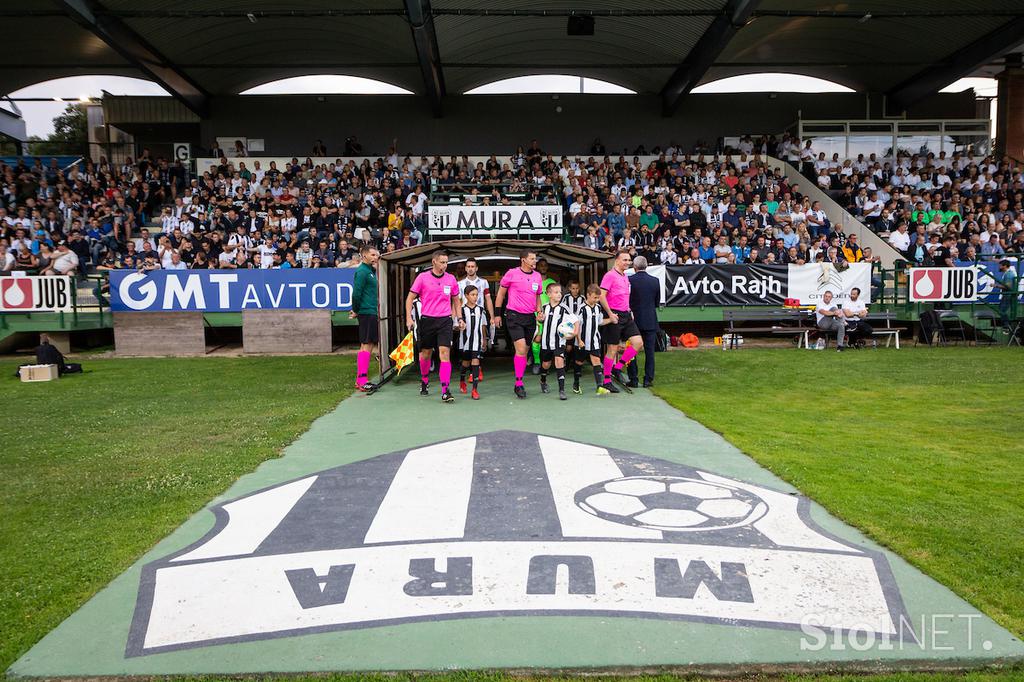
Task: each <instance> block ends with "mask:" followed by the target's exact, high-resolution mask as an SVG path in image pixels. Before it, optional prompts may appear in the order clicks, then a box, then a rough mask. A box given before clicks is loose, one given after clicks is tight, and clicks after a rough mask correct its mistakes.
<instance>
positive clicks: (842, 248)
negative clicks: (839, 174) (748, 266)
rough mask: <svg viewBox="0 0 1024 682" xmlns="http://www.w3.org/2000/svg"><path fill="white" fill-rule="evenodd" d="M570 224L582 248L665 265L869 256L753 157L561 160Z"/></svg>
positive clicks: (839, 261)
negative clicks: (625, 253)
mask: <svg viewBox="0 0 1024 682" xmlns="http://www.w3.org/2000/svg"><path fill="white" fill-rule="evenodd" d="M559 172H560V174H561V175H562V179H563V187H564V192H565V194H566V197H567V198H566V203H567V205H568V213H569V221H570V230H571V233H572V235H573V236H574V238H575V239H576V240H577V241H579V242H580V243H582V244H583V245H584V246H587V247H589V248H594V249H604V250H606V251H608V252H609V253H612V252H614V251H617V250H619V249H626V250H629V251H630V252H631V253H635V254H636V255H642V256H644V257H646V258H647V259H648V261H649V262H653V263H663V264H667V265H676V264H680V265H693V264H703V263H720V264H729V263H764V264H779V265H782V264H790V263H793V264H798V265H799V264H805V263H814V262H830V263H836V264H842V263H850V262H861V261H865V260H867V261H874V260H877V257H875V256H873V255H872V254H871V250H870V248H867V249H864V248H861V247H860V245H859V244H858V243H857V238H856V235H850V236H849V237H847V235H845V234H844V233H843V232H842V231H840V230H838V229H835V228H834V227H833V225H832V223H831V222H830V220H829V218H828V217H827V215H826V214H825V211H824V210H823V208H822V207H821V205H820V203H819V202H816V201H812V200H811V199H810V198H809V197H807V196H805V195H804V194H803V193H802V192H801V191H800V185H799V184H798V183H796V182H793V180H791V179H790V178H787V177H785V176H784V175H782V174H779V173H778V172H776V171H775V170H774V169H772V168H771V167H770V166H769V164H768V163H766V162H765V161H764V159H762V158H761V156H760V155H757V154H755V155H753V156H751V157H749V158H748V157H747V156H746V155H738V156H736V157H732V156H724V157H704V156H703V155H698V156H696V157H693V156H691V155H685V156H684V155H682V154H679V153H677V152H674V151H673V153H671V154H662V155H660V156H659V158H658V159H656V160H654V161H652V162H651V163H649V164H646V165H644V164H643V163H642V162H641V161H640V159H639V158H637V157H634V158H633V160H632V161H627V160H626V159H625V158H624V157H619V160H618V162H611V161H610V160H609V159H608V158H607V157H605V158H604V160H603V161H597V160H595V158H594V157H590V158H589V159H588V160H587V161H586V162H583V161H579V160H577V161H569V160H563V161H562V164H561V167H560V169H559Z"/></svg>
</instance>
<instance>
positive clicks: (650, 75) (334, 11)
mask: <svg viewBox="0 0 1024 682" xmlns="http://www.w3.org/2000/svg"><path fill="white" fill-rule="evenodd" d="M629 4H632V3H621V2H610V1H609V0H587V1H586V2H580V1H578V0H561V1H559V0H533V1H531V2H516V1H514V0H433V3H431V2H430V0H378V1H374V0H346V1H345V2H337V0H306V1H304V2H302V3H285V2H282V1H281V0H219V1H218V2H210V1H209V0H179V1H178V2H175V3H173V4H168V3H166V2H165V1H164V0H17V2H12V3H5V6H4V7H3V8H0V20H2V25H3V27H4V43H3V52H2V55H3V56H2V58H0V94H2V93H6V92H11V91H14V90H17V89H18V88H21V87H24V86H27V85H31V84H34V83H38V82H41V81H45V80H49V79H52V78H58V77H62V76H70V75H82V74H117V75H126V76H137V77H143V78H150V79H152V80H155V81H157V82H158V83H160V84H161V85H162V86H163V87H164V88H165V89H167V90H168V91H169V92H171V94H173V95H175V96H176V97H178V98H179V99H180V100H182V101H183V102H185V103H186V104H187V105H188V106H189V107H190V108H192V109H193V110H194V111H196V112H197V113H199V114H200V115H205V114H206V113H207V111H208V110H207V104H208V100H209V97H210V96H211V95H223V94H237V93H239V92H241V91H243V90H246V89H248V88H250V87H253V86H255V85H259V84H262V83H265V82H268V81H273V80H277V79H281V78H287V77H290V76H299V75H307V74H317V73H322V74H347V75H353V76H363V77H366V78H375V79H378V80H382V81H386V82H389V83H393V84H395V85H399V86H401V87H404V88H407V89H409V90H411V91H413V92H416V93H420V94H422V95H425V96H426V97H427V98H428V99H429V100H430V101H431V103H432V104H433V108H434V111H435V113H436V114H440V113H441V105H442V101H443V100H442V98H443V96H444V95H445V94H447V93H452V94H458V93H463V92H465V91H466V90H469V89H471V88H474V87H476V86H479V85H482V84H485V83H489V82H491V81H495V80H499V79H503V78H509V77H512V76H520V75H528V74H548V73H567V74H572V75H583V76H589V77H592V78H598V79H601V80H606V81H609V82H612V83H616V84H619V85H622V86H624V87H627V88H630V89H632V90H636V91H637V92H639V93H644V94H654V93H657V94H660V95H661V96H662V99H663V105H664V108H665V110H666V112H670V111H673V110H675V109H676V107H678V105H679V102H680V100H681V99H682V97H684V96H685V95H686V94H687V93H688V92H689V91H690V90H692V89H693V88H694V87H695V86H697V85H699V84H701V83H706V82H710V81H713V80H717V79H719V78H723V77H726V76H733V75H738V74H743V73H756V72H768V71H771V72H779V71H782V72H789V73H797V74H804V75H808V76H816V77H819V78H824V79H827V80H831V81H835V82H837V83H841V84H843V85H846V86H848V87H851V88H853V89H855V90H858V91H867V92H873V93H886V94H888V95H889V100H890V106H889V107H888V109H889V110H890V111H899V110H900V109H901V108H902V107H905V106H906V105H909V104H911V103H913V102H914V101H917V100H919V99H921V98H922V97H924V96H927V95H929V94H931V93H934V92H936V91H938V90H939V89H940V88H942V87H944V86H945V85H948V84H949V83H951V82H953V81H955V80H956V79H958V78H960V77H962V76H966V75H985V74H991V73H992V72H993V69H995V70H998V69H997V68H996V67H997V66H998V64H996V60H997V59H999V58H1000V57H1001V56H1002V55H1004V54H1006V53H1008V52H1019V51H1020V50H1021V49H1022V48H1024V45H1022V43H1024V4H1022V3H1021V2H1020V0H961V1H960V2H958V3H955V4H954V3H935V2H934V1H933V0H906V1H904V2H899V3H892V2H889V1H888V0H885V1H882V0H858V1H857V2H855V3H853V2H825V3H822V2H820V1H814V0H650V1H649V2H646V3H643V9H628V8H623V5H629ZM572 14H577V15H591V16H593V17H594V21H595V26H594V33H593V35H589V36H588V35H574V36H568V35H567V34H566V26H567V18H568V17H569V16H570V15H572ZM986 68H987V69H988V71H986Z"/></svg>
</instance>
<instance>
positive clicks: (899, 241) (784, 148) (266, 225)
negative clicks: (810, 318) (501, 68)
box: [0, 136, 1024, 274]
mask: <svg viewBox="0 0 1024 682" xmlns="http://www.w3.org/2000/svg"><path fill="white" fill-rule="evenodd" d="M356 144H358V143H356ZM318 149H320V150H321V151H326V150H325V149H323V147H322V143H321V145H320V147H318ZM591 151H592V152H594V153H593V154H592V155H591V156H589V157H588V158H587V159H586V160H583V159H580V158H567V157H560V158H558V159H556V158H555V157H553V156H552V155H550V154H547V153H545V152H544V151H543V150H542V149H541V147H540V145H539V144H538V142H537V141H536V140H534V141H533V142H531V144H530V145H528V146H526V147H519V148H518V149H517V150H516V152H515V153H514V154H512V155H511V156H510V157H508V158H507V159H499V158H498V157H497V156H491V157H490V158H489V159H487V160H486V161H483V162H478V163H471V162H470V160H469V159H468V157H465V156H463V157H456V156H451V157H447V158H444V157H440V156H435V157H433V158H432V159H430V158H428V157H426V156H421V157H418V158H416V157H410V156H404V157H400V156H399V155H398V152H397V140H396V141H395V142H394V144H393V145H392V147H391V148H390V149H389V150H388V152H387V154H386V155H385V156H383V157H381V158H379V159H377V160H374V161H372V160H369V159H366V160H363V161H362V162H361V163H356V162H355V161H352V160H349V161H343V160H341V159H338V160H337V161H336V162H333V163H320V164H315V163H314V162H313V161H312V159H311V158H308V159H307V160H306V161H305V162H300V161H299V160H298V159H297V158H293V159H292V160H291V161H290V162H288V163H285V164H282V165H283V167H281V168H278V166H277V164H276V163H275V162H270V163H269V164H268V167H267V168H263V167H262V166H261V164H260V162H259V161H258V160H251V165H249V163H247V161H249V160H248V159H247V160H239V161H238V164H237V166H235V165H233V164H231V163H229V162H228V161H227V159H226V158H225V157H220V161H219V162H218V163H217V165H215V166H213V167H210V168H207V169H200V173H199V174H198V175H196V176H193V175H192V174H190V173H189V171H188V169H187V168H186V167H185V166H183V165H182V164H181V163H180V162H171V161H168V160H166V159H163V158H154V157H153V156H152V155H151V154H150V153H149V151H148V150H144V151H143V153H142V154H141V155H140V156H139V158H137V159H134V160H133V159H128V160H126V161H125V163H123V164H112V163H110V162H108V161H107V160H106V159H104V158H102V157H101V158H100V159H99V160H98V161H96V162H92V161H89V160H85V161H83V162H82V163H80V164H77V165H75V166H72V167H71V168H69V169H67V170H61V169H60V168H59V167H58V166H57V164H56V160H53V161H51V162H50V164H48V165H44V164H43V163H42V162H40V161H39V160H38V159H36V160H34V161H33V162H31V163H30V162H27V161H25V160H23V161H21V162H19V163H18V164H16V165H0V189H2V195H0V272H8V271H15V270H21V271H25V272H41V273H52V274H68V273H79V274H81V273H83V272H85V271H87V270H91V269H99V270H104V269H114V268H133V269H141V270H152V269H187V268H188V269H194V268H228V269H230V268H272V267H280V268H295V267H319V268H325V267H356V266H358V265H359V247H360V246H361V245H363V244H365V243H369V244H373V245H374V246H376V247H377V248H378V249H379V250H380V251H381V252H382V253H387V252H390V251H395V250H397V249H402V248H406V247H408V246H413V245H415V244H418V243H420V242H421V241H422V240H423V239H424V231H425V229H426V227H427V226H426V209H427V204H428V192H433V193H442V194H443V195H444V196H445V197H446V199H447V200H448V201H452V200H453V199H452V197H453V196H458V197H460V198H456V199H454V201H458V202H459V203H466V204H484V205H486V204H508V203H513V202H515V203H550V204H558V203H561V204H562V205H563V207H564V208H565V211H566V221H567V225H568V227H567V231H568V233H569V234H570V236H571V237H572V238H574V239H575V240H576V241H577V242H578V243H581V244H583V245H585V246H587V247H590V248H594V249H603V250H607V251H608V252H613V251H615V250H618V249H627V250H629V251H631V252H634V253H635V254H636V255H644V256H645V257H647V259H648V260H649V261H650V262H652V263H666V264H698V263H769V264H770V263H776V264H788V263H796V264H801V263H813V262H821V261H825V262H832V263H837V264H841V263H844V262H859V261H864V260H867V261H872V260H877V258H875V257H874V256H873V255H872V254H871V252H870V249H868V248H862V247H861V246H860V245H859V244H858V243H857V239H856V236H855V235H852V234H851V235H850V236H849V237H847V235H845V234H843V233H842V232H841V231H840V230H837V229H835V228H834V227H833V226H832V224H831V223H830V221H829V219H828V217H827V216H826V213H825V211H824V210H823V208H822V206H821V205H820V204H819V203H818V202H815V201H812V200H811V199H810V198H809V197H807V196H805V195H804V193H803V192H802V191H801V188H800V184H799V183H798V182H797V181H798V180H799V181H804V179H803V178H799V177H797V178H787V177H785V176H784V175H782V174H780V173H778V172H777V171H776V170H774V169H773V168H772V167H771V166H770V165H769V164H768V163H766V162H765V160H764V158H763V157H762V153H769V154H772V155H777V156H780V157H782V158H786V159H787V160H790V161H792V162H793V163H794V165H799V167H800V170H801V172H802V173H804V174H806V175H807V176H808V180H807V181H808V182H810V181H814V182H815V183H816V184H817V185H818V186H819V187H821V188H823V189H826V190H827V191H828V192H830V193H831V194H833V195H834V197H835V198H836V200H837V201H838V202H839V203H840V205H842V206H843V207H844V208H846V209H847V210H848V211H850V212H851V213H853V214H854V215H857V216H859V217H860V218H861V219H862V220H863V221H864V222H865V223H867V224H868V225H870V226H871V227H872V229H874V230H876V231H877V232H878V233H879V234H880V235H881V236H883V238H886V239H888V240H889V242H890V243H891V244H892V245H893V246H894V247H895V248H896V249H897V250H899V251H900V252H901V253H902V254H903V255H904V257H905V258H906V259H907V260H908V261H909V262H910V263H912V264H952V263H953V262H955V261H964V260H976V259H982V258H995V259H998V258H1000V257H1001V256H1002V255H1003V254H1005V253H1011V252H1024V230H1022V221H1024V211H1022V193H1024V189H1022V175H1021V168H1020V167H1019V166H1016V165H1013V164H1011V163H1010V162H1008V161H997V160H994V159H991V158H988V159H985V160H983V161H981V162H977V163H976V162H974V161H972V160H970V159H966V158H960V157H958V156H953V157H951V158H948V159H947V158H946V156H945V155H944V154H939V155H938V156H935V155H932V154H928V155H924V156H910V155H900V156H897V157H896V158H895V159H888V158H886V159H876V158H874V156H870V157H868V158H864V157H858V158H857V159H847V160H840V159H838V158H837V157H836V156H833V158H832V159H825V158H824V155H823V154H820V153H815V151H814V149H813V142H812V141H809V142H807V143H805V144H802V145H801V144H800V142H799V140H796V139H795V138H792V137H790V136H783V137H782V138H781V139H775V138H762V139H759V140H756V141H755V140H753V139H751V138H749V137H744V138H741V140H740V142H739V148H738V150H737V151H738V153H737V154H735V155H731V156H730V155H725V156H705V155H702V154H689V153H687V154H684V153H683V151H682V150H681V149H678V148H676V147H675V146H673V145H670V146H669V147H667V148H666V149H665V150H664V151H663V152H662V153H661V154H660V156H659V157H658V158H657V159H656V160H654V161H652V162H650V163H646V164H645V163H643V162H641V160H640V158H639V157H638V156H633V157H627V156H625V155H620V156H618V157H617V158H615V159H614V160H613V157H610V156H608V155H606V154H603V153H602V152H604V151H605V150H604V147H603V145H602V144H601V143H600V141H599V140H595V143H594V146H593V147H592V149H591ZM643 151H645V150H643ZM656 151H661V150H660V149H657V148H656Z"/></svg>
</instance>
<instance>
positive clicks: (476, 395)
mask: <svg viewBox="0 0 1024 682" xmlns="http://www.w3.org/2000/svg"><path fill="white" fill-rule="evenodd" d="M470 397H471V398H473V400H480V391H478V390H476V389H475V388H474V389H473V392H472V393H470Z"/></svg>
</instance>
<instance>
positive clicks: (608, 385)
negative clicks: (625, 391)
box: [602, 381, 619, 393]
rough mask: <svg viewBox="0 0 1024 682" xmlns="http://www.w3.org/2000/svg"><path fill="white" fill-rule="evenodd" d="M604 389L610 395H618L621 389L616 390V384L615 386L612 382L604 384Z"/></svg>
mask: <svg viewBox="0 0 1024 682" xmlns="http://www.w3.org/2000/svg"><path fill="white" fill-rule="evenodd" d="M602 388H603V389H604V390H606V391H608V392H609V393H618V392H619V389H617V388H615V384H613V383H612V382H610V381H606V382H605V383H604V386H602Z"/></svg>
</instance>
